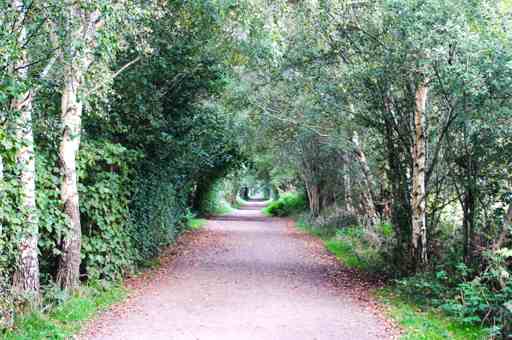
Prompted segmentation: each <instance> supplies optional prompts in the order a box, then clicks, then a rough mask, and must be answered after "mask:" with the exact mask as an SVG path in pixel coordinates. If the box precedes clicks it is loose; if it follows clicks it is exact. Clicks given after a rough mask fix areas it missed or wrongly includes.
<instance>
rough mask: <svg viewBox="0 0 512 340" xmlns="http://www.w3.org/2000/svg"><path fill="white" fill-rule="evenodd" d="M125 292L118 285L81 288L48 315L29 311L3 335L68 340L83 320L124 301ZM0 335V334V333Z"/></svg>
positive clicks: (26, 339) (9, 339) (7, 338)
mask: <svg viewBox="0 0 512 340" xmlns="http://www.w3.org/2000/svg"><path fill="white" fill-rule="evenodd" d="M126 295H127V291H126V289H125V288H124V287H122V286H121V285H112V286H108V287H101V286H100V285H93V284H90V285H88V286H83V287H81V288H80V290H79V291H78V292H77V293H75V294H74V295H73V296H71V297H69V298H68V299H67V300H66V301H64V302H63V303H61V304H59V305H57V306H56V307H54V308H52V309H51V310H50V311H49V312H48V313H46V314H44V313H42V312H32V313H30V314H27V315H24V316H22V317H20V318H18V319H17V320H16V323H15V328H14V329H12V330H8V331H7V332H6V333H4V334H3V339H5V340H29V339H47V340H50V339H51V340H61V339H69V338H70V337H72V336H73V335H74V334H76V333H78V332H79V331H80V329H81V328H82V327H83V325H84V324H85V322H86V321H89V320H91V319H92V318H93V317H94V316H95V315H96V314H97V313H99V312H100V311H102V310H105V309H106V308H108V307H109V306H111V305H112V304H114V303H116V302H119V301H121V300H123V299H124V298H125V297H126ZM0 336H2V334H1V333H0Z"/></svg>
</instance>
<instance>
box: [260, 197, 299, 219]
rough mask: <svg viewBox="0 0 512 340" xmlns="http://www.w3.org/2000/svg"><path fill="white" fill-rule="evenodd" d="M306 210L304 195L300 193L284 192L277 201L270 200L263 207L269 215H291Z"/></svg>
mask: <svg viewBox="0 0 512 340" xmlns="http://www.w3.org/2000/svg"><path fill="white" fill-rule="evenodd" d="M304 210H306V197H305V196H304V194H301V193H295V192H290V193H285V194H283V195H281V197H280V198H279V199H278V200H277V201H272V202H270V203H269V204H268V205H267V207H265V208H264V209H263V212H264V214H266V215H269V216H291V215H293V214H298V213H301V212H303V211H304Z"/></svg>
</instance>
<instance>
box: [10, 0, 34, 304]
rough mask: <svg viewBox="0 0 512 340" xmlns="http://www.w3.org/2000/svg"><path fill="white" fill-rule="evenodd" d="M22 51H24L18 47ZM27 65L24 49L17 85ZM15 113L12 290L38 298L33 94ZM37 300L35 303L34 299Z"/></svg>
mask: <svg viewBox="0 0 512 340" xmlns="http://www.w3.org/2000/svg"><path fill="white" fill-rule="evenodd" d="M12 4H13V7H15V8H16V9H17V11H18V13H19V14H20V15H19V16H18V17H19V20H18V22H17V24H19V25H23V21H24V18H25V15H26V14H25V13H24V12H25V9H24V5H23V3H22V2H21V1H20V0H13V2H12ZM19 30H20V33H19V37H18V44H19V46H23V45H24V44H25V40H26V38H27V32H26V29H25V28H24V27H23V26H22V27H19ZM20 48H23V47H20ZM27 65H29V60H28V55H27V52H26V50H25V49H24V48H23V50H22V51H21V55H20V59H19V61H18V62H17V63H16V69H17V75H18V77H19V79H20V81H27V79H28V69H27ZM12 110H13V111H14V112H15V116H16V117H15V121H16V122H15V131H16V138H17V140H18V142H20V143H21V146H20V147H19V149H18V150H17V152H16V165H17V168H18V170H19V171H20V173H19V176H20V186H21V202H20V206H21V213H22V215H23V217H24V219H25V221H24V228H23V230H22V235H21V239H20V241H19V245H18V249H19V258H18V263H17V268H16V271H15V273H14V276H13V288H14V290H15V291H17V292H19V293H22V294H30V295H35V296H36V297H38V296H39V260H38V248H37V243H38V240H39V230H38V218H37V210H36V163H35V154H34V136H33V133H32V93H31V91H30V90H29V91H27V92H25V93H23V94H22V95H21V96H19V97H17V98H16V99H14V100H13V102H12ZM36 300H37V299H36Z"/></svg>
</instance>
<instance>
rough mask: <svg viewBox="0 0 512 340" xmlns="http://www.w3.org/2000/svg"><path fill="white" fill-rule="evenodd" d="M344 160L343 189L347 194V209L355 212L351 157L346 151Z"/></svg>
mask: <svg viewBox="0 0 512 340" xmlns="http://www.w3.org/2000/svg"><path fill="white" fill-rule="evenodd" d="M343 161H344V162H343V168H344V169H343V170H344V171H343V191H344V196H345V197H344V201H345V210H346V211H347V212H348V213H350V214H352V213H354V202H353V199H352V181H351V179H350V159H349V156H348V155H347V154H346V153H345V152H344V153H343Z"/></svg>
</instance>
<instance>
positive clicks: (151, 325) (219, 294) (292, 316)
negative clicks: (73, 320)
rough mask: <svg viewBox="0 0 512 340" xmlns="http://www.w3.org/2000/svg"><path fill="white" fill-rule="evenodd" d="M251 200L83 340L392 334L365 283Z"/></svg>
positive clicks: (198, 237) (307, 339)
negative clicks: (269, 216)
mask: <svg viewBox="0 0 512 340" xmlns="http://www.w3.org/2000/svg"><path fill="white" fill-rule="evenodd" d="M262 207H263V203H260V202H252V203H250V204H248V205H246V206H244V207H243V208H242V209H241V210H237V211H235V212H233V213H231V214H229V215H225V216H221V217H216V218H213V219H211V220H209V221H208V223H207V225H206V226H205V227H204V228H203V229H202V230H200V231H196V232H189V233H186V234H185V235H184V236H182V237H181V238H180V240H179V241H178V244H177V245H176V246H173V247H171V248H170V249H169V250H168V251H167V252H166V253H165V254H164V255H163V256H162V258H161V266H160V267H159V269H156V270H153V271H149V272H147V273H146V274H144V275H142V276H139V277H136V278H133V279H131V280H128V283H127V284H128V286H129V288H131V294H130V297H129V298H128V299H127V300H126V301H125V302H123V303H122V304H119V305H117V306H114V307H113V308H112V309H110V310H109V311H107V312H105V313H103V314H102V315H101V316H100V317H99V318H98V319H97V320H95V321H93V322H91V323H90V324H89V325H88V327H87V328H86V329H85V330H84V332H82V334H80V335H79V336H78V338H79V339H104V340H107V339H120V340H121V339H122V340H128V339H143V340H146V339H148V340H149V339H151V340H153V339H166V340H170V339H176V340H189V339H190V340H192V339H193V340H198V339H200V340H213V339H219V340H256V339H257V340H314V339H317V340H324V339H333V340H334V339H336V340H340V339H357V340H359V339H392V338H394V337H395V336H396V334H397V333H396V331H395V330H394V327H393V325H392V324H391V323H389V322H388V321H386V320H385V318H383V317H382V314H381V312H380V307H379V306H378V304H376V303H375V302H374V300H373V299H372V297H371V295H370V294H369V292H368V290H369V288H370V287H371V286H372V285H373V284H372V283H369V281H368V280H366V279H365V278H364V277H362V276H361V275H360V274H358V273H357V272H355V271H352V270H349V269H347V268H344V267H343V266H342V265H341V264H339V262H338V261H337V260H336V259H335V257H334V256H332V255H330V254H329V253H328V252H327V251H326V250H325V247H324V246H323V243H322V242H321V241H320V240H318V239H317V238H315V237H312V236H310V235H307V234H305V233H303V232H301V231H298V230H297V229H295V228H294V227H293V224H292V222H291V221H290V220H287V219H280V218H267V217H264V216H263V215H262V214H261V212H260V209H261V208H262Z"/></svg>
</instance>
